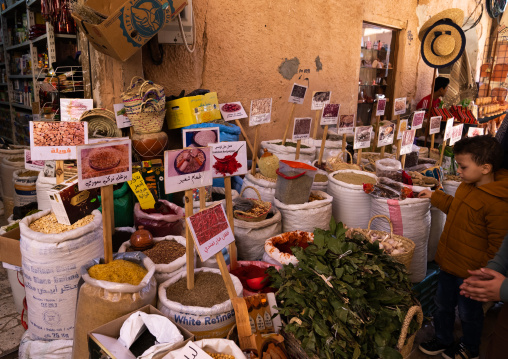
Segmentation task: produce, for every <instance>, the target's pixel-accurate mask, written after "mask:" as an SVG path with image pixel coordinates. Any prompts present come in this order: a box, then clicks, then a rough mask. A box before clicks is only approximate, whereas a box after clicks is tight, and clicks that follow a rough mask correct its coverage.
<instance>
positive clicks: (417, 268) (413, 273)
mask: <svg viewBox="0 0 508 359" xmlns="http://www.w3.org/2000/svg"><path fill="white" fill-rule="evenodd" d="M371 200H372V205H371V211H370V217H373V216H376V215H378V214H383V215H385V216H387V217H388V218H390V220H391V221H392V224H393V232H394V233H395V234H398V235H400V236H403V237H406V238H409V239H410V240H412V241H413V242H414V243H415V252H414V254H413V260H412V261H411V266H410V267H409V272H410V276H409V279H410V280H411V282H413V283H417V282H421V281H422V280H423V279H425V275H426V273H427V247H428V242H429V233H430V200H429V199H418V198H408V199H405V200H403V201H399V200H396V199H385V198H375V197H371ZM364 228H366V227H364ZM371 228H372V229H376V230H381V231H385V232H390V226H389V224H388V222H386V221H382V220H376V221H373V222H372V226H371Z"/></svg>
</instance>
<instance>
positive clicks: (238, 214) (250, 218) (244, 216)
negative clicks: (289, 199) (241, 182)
mask: <svg viewBox="0 0 508 359" xmlns="http://www.w3.org/2000/svg"><path fill="white" fill-rule="evenodd" d="M247 188H250V189H252V190H253V191H254V192H256V194H257V195H258V199H254V198H247V199H250V200H251V201H252V202H254V204H256V205H258V206H259V207H261V208H263V210H264V211H263V212H262V213H261V214H258V215H257V216H254V215H252V214H251V213H246V212H242V211H234V212H233V214H234V217H235V218H236V219H240V220H242V221H245V222H260V221H263V220H265V219H266V217H267V216H268V213H269V212H270V209H272V203H271V202H265V201H263V200H262V199H261V195H260V194H259V191H258V190H257V189H256V188H254V187H252V186H247V187H245V188H244V189H242V192H241V193H240V197H242V195H243V192H244V191H245V190H246V189H247Z"/></svg>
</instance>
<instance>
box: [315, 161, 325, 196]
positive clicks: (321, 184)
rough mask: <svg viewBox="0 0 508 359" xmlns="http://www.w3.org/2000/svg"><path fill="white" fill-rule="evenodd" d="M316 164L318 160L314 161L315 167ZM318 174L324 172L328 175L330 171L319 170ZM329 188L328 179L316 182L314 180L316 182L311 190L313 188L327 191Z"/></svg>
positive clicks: (323, 173)
mask: <svg viewBox="0 0 508 359" xmlns="http://www.w3.org/2000/svg"><path fill="white" fill-rule="evenodd" d="M316 164H317V160H316V161H314V162H313V163H312V165H313V166H314V167H316ZM318 174H322V175H325V176H326V177H328V172H326V171H323V170H318V171H317V173H316V175H318ZM315 179H316V178H315V177H314V180H315ZM327 189H328V180H326V181H324V182H316V181H314V183H312V187H311V190H313V191H323V192H326V190H327Z"/></svg>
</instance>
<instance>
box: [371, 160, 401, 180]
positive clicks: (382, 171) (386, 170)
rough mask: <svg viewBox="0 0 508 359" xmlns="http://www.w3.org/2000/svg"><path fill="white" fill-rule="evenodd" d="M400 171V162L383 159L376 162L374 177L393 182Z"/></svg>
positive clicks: (397, 177)
mask: <svg viewBox="0 0 508 359" xmlns="http://www.w3.org/2000/svg"><path fill="white" fill-rule="evenodd" d="M401 169H402V165H401V163H400V161H397V160H395V159H391V158H383V159H380V160H377V161H376V176H378V177H387V178H390V179H392V180H394V181H398V180H399V177H400V174H399V170H401Z"/></svg>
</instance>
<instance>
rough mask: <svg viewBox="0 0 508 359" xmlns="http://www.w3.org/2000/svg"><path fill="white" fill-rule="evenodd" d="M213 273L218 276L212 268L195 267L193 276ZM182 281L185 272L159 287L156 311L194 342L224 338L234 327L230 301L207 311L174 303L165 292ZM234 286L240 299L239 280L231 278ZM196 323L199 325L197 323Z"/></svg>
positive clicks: (216, 270) (233, 315)
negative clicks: (191, 335) (187, 332)
mask: <svg viewBox="0 0 508 359" xmlns="http://www.w3.org/2000/svg"><path fill="white" fill-rule="evenodd" d="M199 272H212V273H216V274H218V275H221V273H220V270H218V269H215V268H198V269H196V270H195V271H194V273H199ZM182 278H184V279H185V278H187V273H186V272H182V273H180V274H178V275H176V276H174V277H172V278H170V279H168V280H167V281H165V282H164V283H162V284H161V285H160V286H159V303H158V305H157V308H158V309H159V310H160V311H161V312H162V314H164V315H165V316H166V317H168V318H170V319H171V320H172V321H174V322H175V323H178V324H180V325H181V326H182V327H184V328H185V329H187V330H188V331H190V332H191V333H192V334H194V336H195V337H196V339H203V338H204V337H207V338H209V337H212V338H225V337H226V336H227V334H228V333H229V331H230V330H231V328H232V327H233V325H234V324H235V311H234V310H233V304H231V300H229V299H228V300H227V301H225V302H224V303H220V304H217V305H214V306H213V307H210V308H205V307H193V306H186V305H182V304H180V303H177V302H173V301H171V300H169V299H168V298H167V294H166V290H167V288H168V287H169V286H171V285H172V284H174V283H176V282H178V281H179V280H180V279H182ZM231 280H232V281H233V284H234V286H235V292H236V294H237V295H238V296H239V297H242V296H243V294H242V293H243V286H242V283H241V282H240V280H239V279H238V278H237V277H236V276H234V275H231ZM198 323H199V324H198Z"/></svg>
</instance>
